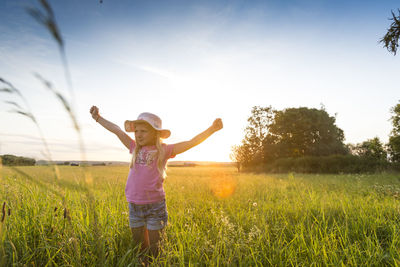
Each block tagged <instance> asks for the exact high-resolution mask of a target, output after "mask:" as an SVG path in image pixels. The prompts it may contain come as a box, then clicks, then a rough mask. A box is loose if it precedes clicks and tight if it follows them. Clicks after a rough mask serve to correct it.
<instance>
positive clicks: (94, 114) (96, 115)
mask: <svg viewBox="0 0 400 267" xmlns="http://www.w3.org/2000/svg"><path fill="white" fill-rule="evenodd" d="M90 114H92V118H93V119H95V120H98V119H99V117H100V114H99V108H98V107H96V106H92V107H91V108H90Z"/></svg>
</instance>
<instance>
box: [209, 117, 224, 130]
mask: <svg viewBox="0 0 400 267" xmlns="http://www.w3.org/2000/svg"><path fill="white" fill-rule="evenodd" d="M223 127H224V125H223V124H222V120H221V119H220V118H218V119H215V121H214V122H213V124H212V125H211V128H212V129H213V131H214V132H216V131H219V130H221V129H222V128H223Z"/></svg>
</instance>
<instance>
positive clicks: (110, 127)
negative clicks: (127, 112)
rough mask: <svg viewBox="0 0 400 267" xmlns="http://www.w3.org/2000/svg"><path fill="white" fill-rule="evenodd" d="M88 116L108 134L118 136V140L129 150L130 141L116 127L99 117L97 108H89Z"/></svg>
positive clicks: (127, 136)
mask: <svg viewBox="0 0 400 267" xmlns="http://www.w3.org/2000/svg"><path fill="white" fill-rule="evenodd" d="M90 114H92V118H93V119H95V120H96V122H98V123H99V124H100V125H101V126H103V127H104V128H106V129H107V130H109V131H110V132H112V133H114V134H115V135H116V136H118V138H119V140H121V142H122V143H123V144H124V146H126V148H128V149H130V145H131V142H132V139H131V138H130V137H129V135H127V134H126V133H125V132H124V131H123V130H122V129H121V128H120V127H119V126H118V125H116V124H114V123H112V122H110V121H108V120H106V119H105V118H103V117H101V116H100V114H99V108H98V107H96V106H92V107H91V108H90Z"/></svg>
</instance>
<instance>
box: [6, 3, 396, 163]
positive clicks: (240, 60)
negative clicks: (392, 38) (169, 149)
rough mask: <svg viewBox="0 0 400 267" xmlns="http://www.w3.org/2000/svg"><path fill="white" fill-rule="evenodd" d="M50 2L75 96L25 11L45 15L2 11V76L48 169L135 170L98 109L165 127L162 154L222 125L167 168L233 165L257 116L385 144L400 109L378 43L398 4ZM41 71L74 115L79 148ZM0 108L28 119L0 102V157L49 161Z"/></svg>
mask: <svg viewBox="0 0 400 267" xmlns="http://www.w3.org/2000/svg"><path fill="white" fill-rule="evenodd" d="M49 3H50V5H51V6H52V8H53V10H54V14H55V18H56V21H57V24H58V27H59V29H60V32H61V34H62V37H63V40H64V42H65V51H66V58H67V62H68V66H69V70H70V73H71V75H70V76H71V80H72V93H71V90H70V89H69V87H68V82H67V80H66V78H65V72H64V68H63V64H62V60H61V57H60V53H59V49H58V46H57V44H56V42H55V41H54V40H53V39H52V37H51V36H50V34H49V33H48V31H47V30H46V29H45V28H44V27H43V26H42V25H40V24H39V23H37V21H35V20H34V19H33V18H32V17H31V16H29V15H28V14H27V11H26V8H28V7H36V8H39V9H41V7H40V5H39V2H38V1H28V0H2V1H0V77H1V78H3V79H5V80H7V81H9V82H11V83H12V84H13V85H14V86H15V87H16V88H18V89H19V90H20V91H21V93H22V94H23V96H24V97H25V98H26V100H27V102H28V105H29V107H30V109H31V110H32V112H33V114H34V116H35V117H36V119H37V121H38V125H39V126H40V128H41V131H42V132H43V136H44V138H45V140H46V141H47V143H48V144H49V148H50V151H51V157H52V159H53V160H82V159H86V160H100V161H103V160H104V161H129V160H130V155H129V151H128V150H127V149H126V148H125V147H124V146H123V145H122V143H121V142H120V141H119V139H118V138H117V137H116V136H115V135H114V134H112V133H110V132H108V131H107V130H106V129H104V128H102V127H101V126H100V125H99V124H97V123H96V122H95V121H94V120H93V119H92V118H91V116H90V114H89V109H90V107H91V106H92V105H96V106H97V107H99V109H100V114H101V115H102V116H103V117H104V118H106V119H108V120H110V121H112V122H113V123H115V124H117V125H118V126H120V127H121V128H123V124H124V121H125V120H133V119H136V118H137V116H138V115H139V114H140V113H141V112H152V113H155V114H157V115H159V116H160V117H161V118H162V123H163V128H167V129H170V130H171V133H172V134H171V137H170V138H168V139H166V140H164V142H165V143H168V144H173V143H177V142H182V141H186V140H190V139H191V138H193V137H194V136H195V135H197V134H199V133H200V132H202V131H204V130H205V129H207V128H208V127H209V126H210V125H211V124H212V122H213V121H214V119H215V118H222V120H223V123H224V128H223V129H222V130H221V131H219V132H217V133H215V134H214V135H212V136H211V137H210V138H209V139H207V140H206V141H204V143H202V144H200V145H199V146H197V147H195V148H192V149H191V150H189V151H187V152H185V153H183V154H180V155H178V156H177V157H176V158H175V160H188V161H190V160H193V161H198V160H201V161H230V158H229V154H230V153H231V147H232V146H233V145H238V144H240V142H241V140H242V139H243V137H244V129H245V127H246V125H247V118H248V117H249V116H250V113H251V108H252V107H253V106H272V107H273V108H275V109H285V108H291V107H309V108H321V107H322V106H324V107H325V109H326V111H327V112H328V113H329V114H330V115H331V116H336V125H337V126H338V127H339V128H341V129H342V130H343V131H344V134H345V138H346V139H345V143H360V142H363V141H365V140H367V139H371V138H374V137H376V136H377V137H379V138H380V139H381V141H382V142H387V141H388V136H389V134H390V131H391V128H392V126H391V122H390V116H391V114H390V109H391V107H393V106H395V105H396V104H397V103H399V100H400V93H399V92H400V90H399V88H398V73H399V71H400V56H394V55H393V54H391V53H389V52H388V51H387V50H386V49H384V48H383V46H382V44H380V43H379V40H380V38H382V37H383V35H384V34H385V33H386V30H387V28H388V27H389V26H390V23H391V21H389V20H388V19H389V18H390V17H391V10H393V11H396V12H397V8H400V3H399V2H398V1H369V0H366V1H365V0H364V1H361V0H357V1H344V0H343V1H342V0H338V1H330V0H313V1H311V0H286V1H278V0H271V1H257V0H254V1H244V0H243V1H239V0H238V1H235V0H233V1H167V0H163V1H134V0H120V1H111V0H103V1H102V3H101V2H100V1H95V0H92V1H80V0H69V1H60V0H53V1H51V0H50V1H49ZM35 73H36V74H39V75H40V76H42V77H44V78H45V79H46V80H48V81H50V82H51V83H52V85H53V87H54V88H56V89H57V90H58V91H59V92H60V93H61V94H62V95H63V96H64V97H65V98H66V99H67V100H68V101H69V103H71V105H72V107H73V111H74V114H75V115H76V117H77V120H78V122H79V125H80V127H81V139H80V137H79V135H78V134H77V132H76V131H75V130H74V127H73V124H72V122H71V119H70V117H69V115H68V113H67V112H66V111H65V109H64V108H63V106H62V105H61V104H60V102H59V101H58V99H57V98H56V97H55V96H54V94H52V93H51V92H50V91H49V90H48V89H46V88H45V86H43V83H41V82H40V81H39V80H38V79H37V78H36V77H35ZM0 87H1V86H0ZM5 101H14V102H16V103H18V104H20V105H21V106H23V108H26V106H25V103H24V102H23V101H21V99H20V98H18V96H17V95H15V94H7V93H0V125H1V127H0V154H14V155H18V156H26V157H33V158H35V159H37V160H39V159H44V151H45V149H44V145H43V141H42V139H41V137H40V134H39V131H38V128H37V126H36V125H35V124H34V123H33V122H32V121H31V120H29V119H28V118H26V117H24V116H21V115H19V114H16V113H12V112H10V110H12V109H13V107H12V106H11V105H10V104H7V103H5ZM129 135H130V136H131V137H132V138H133V134H132V133H129ZM79 140H82V142H83V143H84V148H85V149H84V150H85V152H84V153H82V152H81V150H80V146H79Z"/></svg>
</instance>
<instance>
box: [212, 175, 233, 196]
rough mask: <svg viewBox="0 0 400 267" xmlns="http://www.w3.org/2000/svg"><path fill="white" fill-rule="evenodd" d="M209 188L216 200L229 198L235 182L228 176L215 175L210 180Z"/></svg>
mask: <svg viewBox="0 0 400 267" xmlns="http://www.w3.org/2000/svg"><path fill="white" fill-rule="evenodd" d="M210 188H211V191H212V193H213V194H214V195H215V196H216V197H218V198H227V197H230V196H231V195H232V194H233V193H234V192H235V189H236V181H235V180H234V179H233V178H232V177H229V176H225V177H223V176H219V175H216V176H214V177H213V178H211V182H210Z"/></svg>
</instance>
